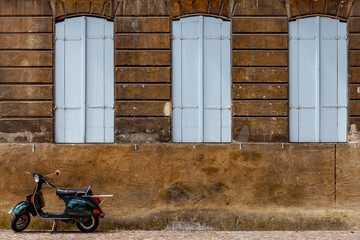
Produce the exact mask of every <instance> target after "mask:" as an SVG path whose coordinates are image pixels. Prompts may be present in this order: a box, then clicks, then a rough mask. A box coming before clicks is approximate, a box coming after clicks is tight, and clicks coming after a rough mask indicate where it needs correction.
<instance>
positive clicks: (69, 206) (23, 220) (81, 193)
mask: <svg viewBox="0 0 360 240" xmlns="http://www.w3.org/2000/svg"><path fill="white" fill-rule="evenodd" d="M26 173H27V174H30V175H31V176H32V177H33V178H34V181H35V187H34V191H33V193H32V194H31V195H29V196H27V197H26V201H23V202H20V203H18V204H16V206H15V207H14V208H13V209H11V210H10V211H9V214H13V215H14V216H13V218H12V220H11V228H12V229H13V230H14V231H15V232H21V231H23V230H25V229H26V228H27V226H28V225H29V223H30V214H29V213H31V215H33V216H34V217H35V216H36V215H39V216H40V217H41V218H44V219H52V220H54V224H53V227H52V231H51V233H53V232H54V231H56V227H57V223H58V221H63V222H67V223H76V226H77V227H78V228H79V229H80V230H81V231H82V232H93V231H95V229H96V228H97V227H98V225H99V218H103V217H104V215H105V213H104V212H103V211H102V209H101V207H100V205H101V204H102V203H103V202H104V200H105V199H106V198H107V197H112V196H113V195H93V194H92V191H91V186H89V187H88V188H87V189H56V195H58V197H59V198H61V199H62V200H63V201H64V202H65V205H66V209H65V211H64V212H63V213H59V214H56V213H44V212H43V211H42V208H43V207H44V206H45V202H44V198H43V194H42V192H41V187H42V184H43V183H46V184H47V185H49V186H51V187H53V188H56V186H55V185H53V184H51V183H50V182H49V180H47V178H46V177H48V176H50V175H56V176H59V175H60V171H59V170H57V171H56V172H55V173H51V174H47V175H45V176H43V175H41V174H39V173H29V172H26ZM100 197H101V198H104V200H103V201H100V199H99V198H100Z"/></svg>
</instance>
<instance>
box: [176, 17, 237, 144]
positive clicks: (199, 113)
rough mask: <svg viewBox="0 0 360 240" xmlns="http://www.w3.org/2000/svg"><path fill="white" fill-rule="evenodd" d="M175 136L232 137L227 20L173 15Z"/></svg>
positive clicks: (193, 139)
mask: <svg viewBox="0 0 360 240" xmlns="http://www.w3.org/2000/svg"><path fill="white" fill-rule="evenodd" d="M172 57H173V60H172V61H173V62H172V67H173V74H172V75H173V91H172V92H173V95H172V96H173V123H172V125H173V141H174V142H230V141H231V132H230V131H231V127H230V126H231V109H230V104H231V97H230V87H231V83H230V82H231V81H230V23H229V22H225V21H223V20H221V19H216V18H211V17H203V16H198V17H189V18H183V19H180V20H178V21H173V56H172Z"/></svg>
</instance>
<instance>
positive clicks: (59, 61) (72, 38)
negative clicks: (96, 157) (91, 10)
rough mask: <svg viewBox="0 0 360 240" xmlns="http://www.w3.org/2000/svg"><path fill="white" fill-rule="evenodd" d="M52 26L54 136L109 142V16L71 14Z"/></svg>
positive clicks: (111, 138) (111, 100) (65, 140)
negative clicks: (53, 34)
mask: <svg viewBox="0 0 360 240" xmlns="http://www.w3.org/2000/svg"><path fill="white" fill-rule="evenodd" d="M55 27H56V38H55V41H56V42H55V141H56V142H58V143H84V142H113V141H114V107H113V105H114V43H113V32H114V30H113V22H110V21H107V20H105V19H101V18H95V17H75V18H68V19H65V20H64V21H62V22H58V23H56V26H55Z"/></svg>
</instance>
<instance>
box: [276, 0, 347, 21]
mask: <svg viewBox="0 0 360 240" xmlns="http://www.w3.org/2000/svg"><path fill="white" fill-rule="evenodd" d="M283 3H284V6H285V8H286V11H287V15H288V18H289V20H295V19H299V18H305V17H315V16H322V17H329V18H336V19H339V20H341V21H345V22H346V21H347V19H348V18H349V15H350V12H351V9H352V6H353V4H354V1H298V0H283Z"/></svg>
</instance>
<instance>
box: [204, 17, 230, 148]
mask: <svg viewBox="0 0 360 240" xmlns="http://www.w3.org/2000/svg"><path fill="white" fill-rule="evenodd" d="M203 51H204V53H203V57H204V89H203V94H204V142H230V141H231V137H230V136H231V134H230V131H231V128H230V125H231V110H230V104H231V99H230V85H231V84H230V22H226V21H223V20H221V19H218V18H210V17H204V50H203Z"/></svg>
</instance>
